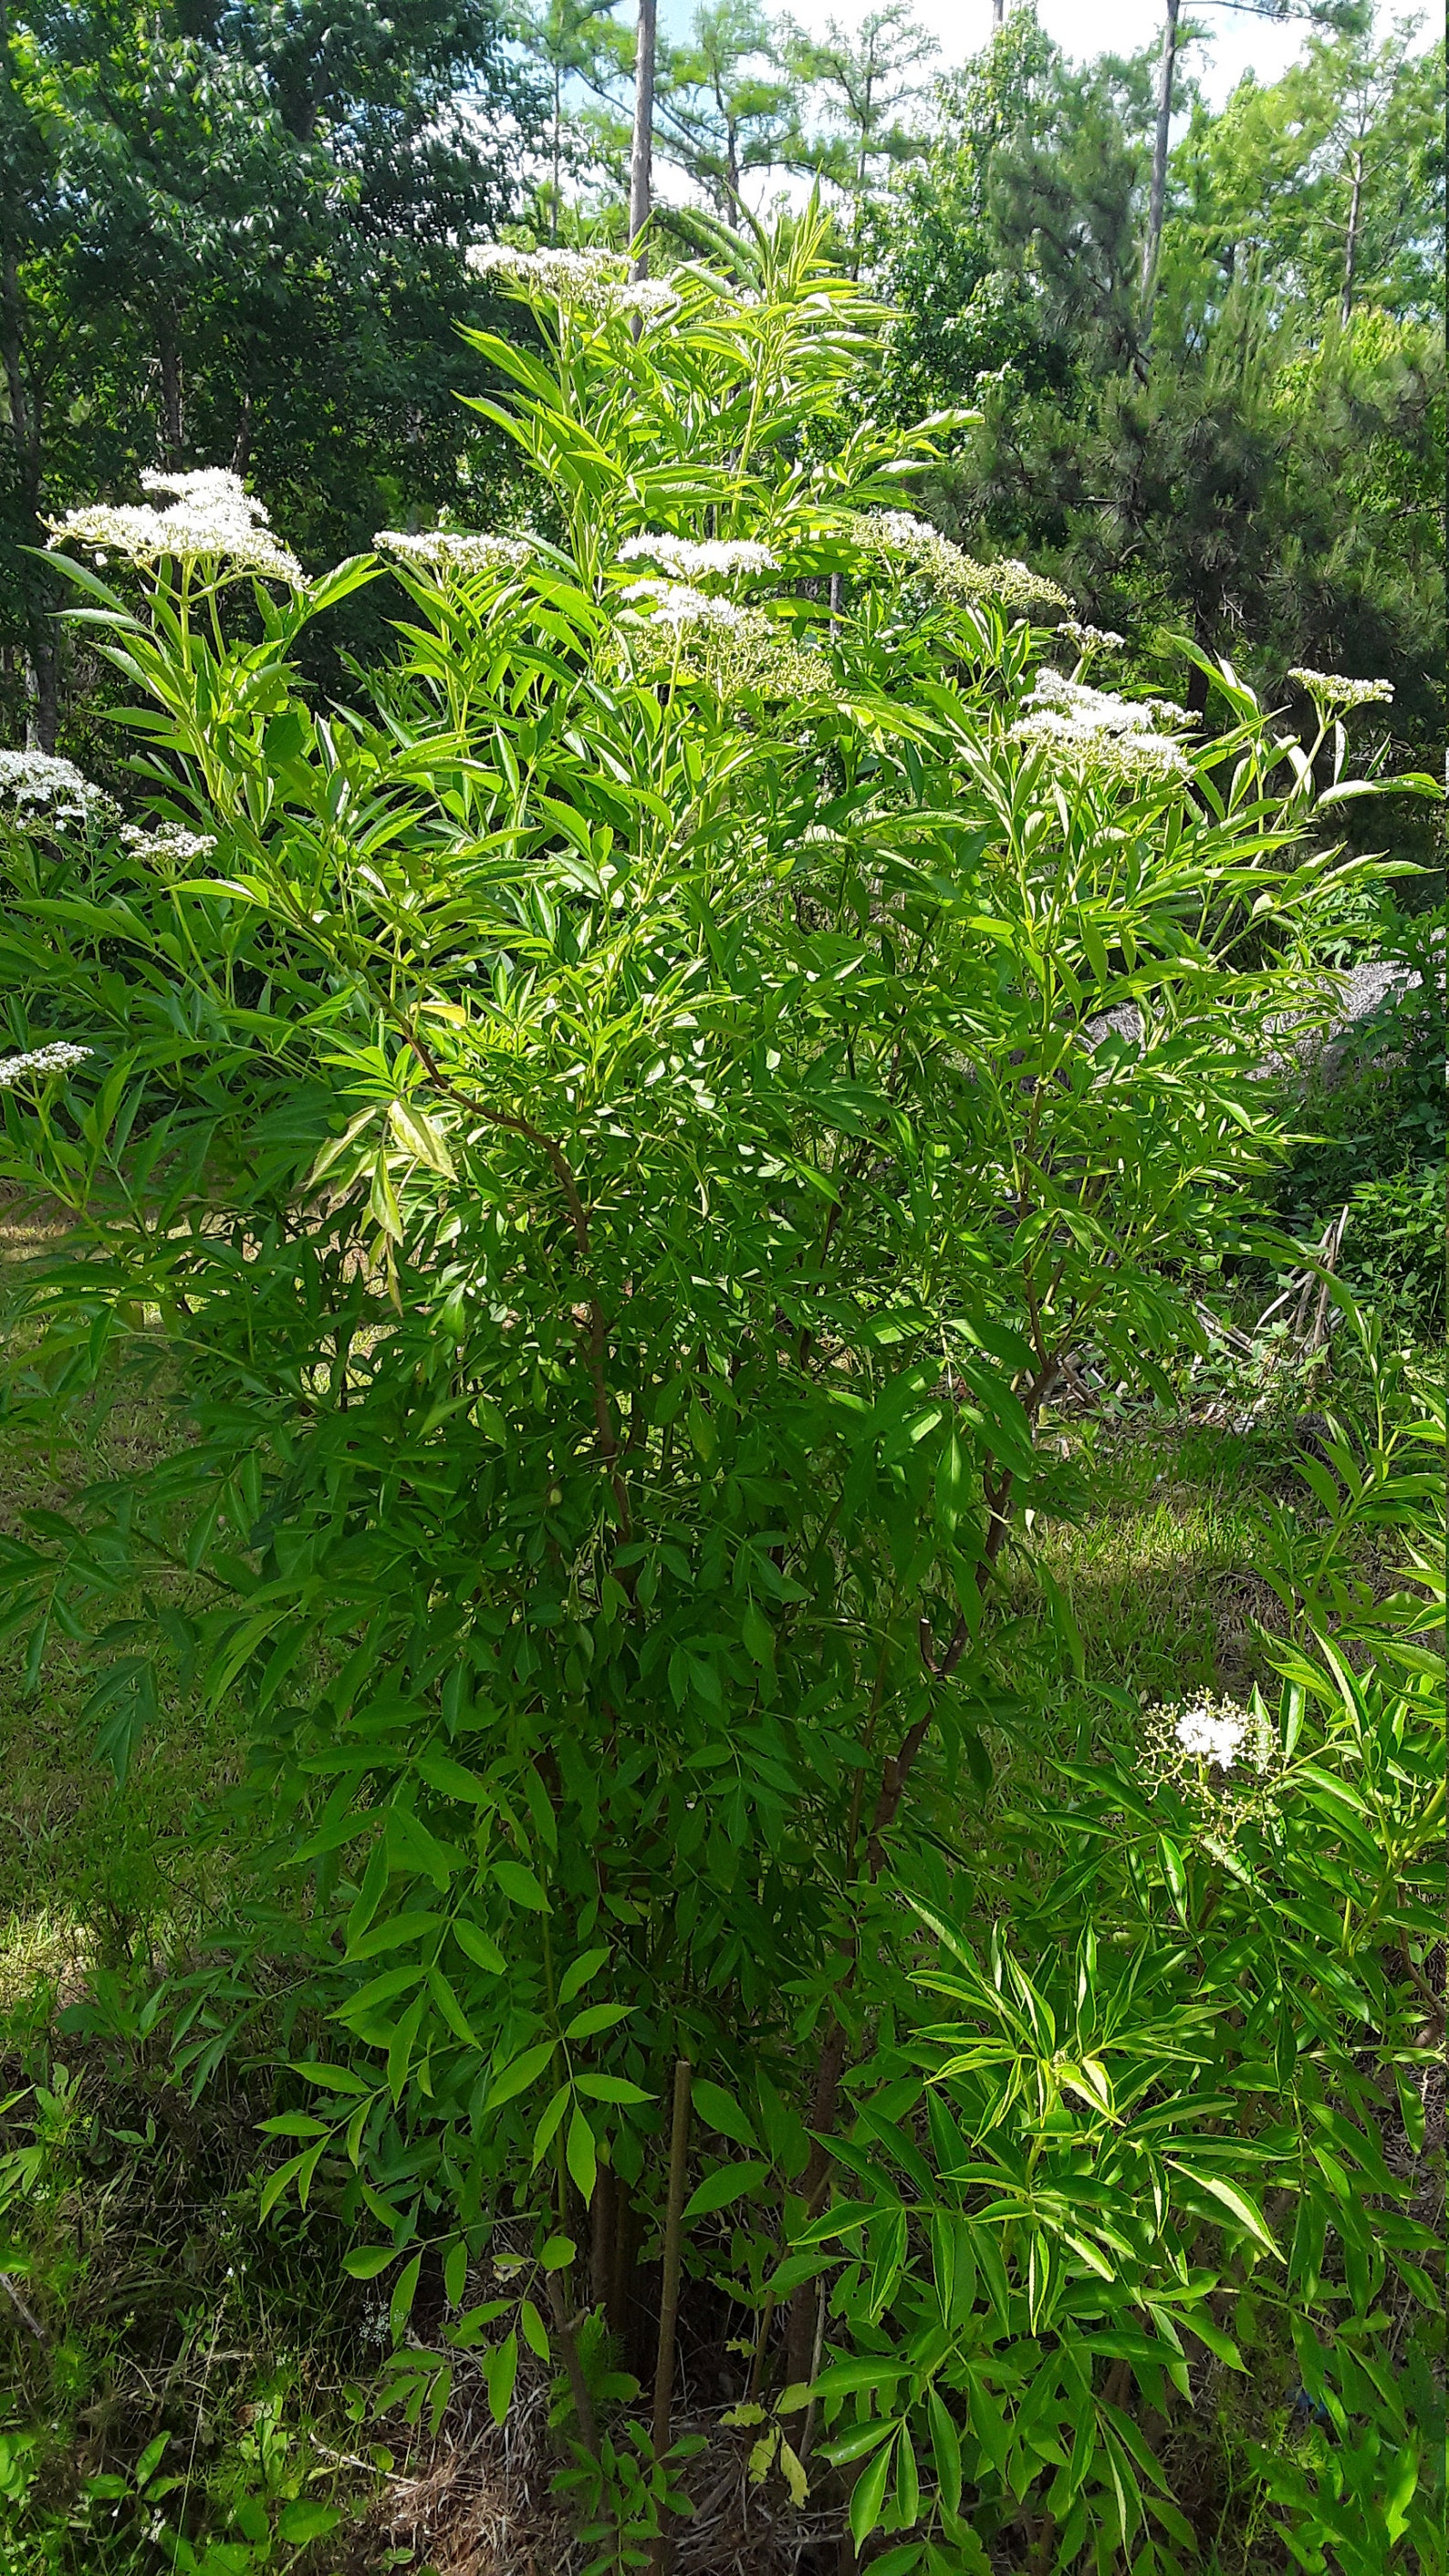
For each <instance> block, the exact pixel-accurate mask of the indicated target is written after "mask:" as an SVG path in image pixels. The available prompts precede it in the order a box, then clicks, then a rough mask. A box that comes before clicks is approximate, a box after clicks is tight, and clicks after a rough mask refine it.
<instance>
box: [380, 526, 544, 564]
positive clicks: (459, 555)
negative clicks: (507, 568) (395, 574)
mask: <svg viewBox="0 0 1449 2576" xmlns="http://www.w3.org/2000/svg"><path fill="white" fill-rule="evenodd" d="M372 542H373V544H374V545H375V546H376V547H377V549H378V552H379V553H380V554H385V555H396V557H397V559H398V561H399V563H412V564H424V565H426V567H427V569H428V571H429V572H458V573H469V572H496V571H499V570H500V569H501V568H502V567H503V566H504V565H508V564H521V563H523V562H525V561H526V560H527V557H528V555H529V553H530V551H531V549H530V547H529V546H528V543H527V541H526V540H525V539H524V538H522V537H494V536H475V535H473V534H471V533H469V532H468V531H466V530H464V529H461V528H425V529H423V530H422V532H421V533H420V534H419V535H417V536H405V535H403V534H402V533H401V532H400V531H399V530H398V529H396V528H382V529H380V530H379V532H378V534H377V535H376V536H375V537H374V538H373V541H372Z"/></svg>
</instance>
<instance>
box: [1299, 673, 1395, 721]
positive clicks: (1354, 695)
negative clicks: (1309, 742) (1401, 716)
mask: <svg viewBox="0 0 1449 2576" xmlns="http://www.w3.org/2000/svg"><path fill="white" fill-rule="evenodd" d="M1288 677H1289V679H1290V680H1297V681H1298V682H1299V684H1300V686H1301V687H1303V688H1305V689H1306V690H1307V691H1308V694H1309V696H1310V698H1311V699H1312V700H1313V703H1314V705H1315V706H1316V707H1317V708H1319V710H1320V711H1321V712H1322V713H1323V714H1324V715H1326V714H1327V713H1328V710H1329V709H1330V707H1387V706H1392V704H1393V699H1394V684H1393V681H1392V680H1346V679H1345V678H1344V677H1343V674H1342V673H1341V672H1339V671H1306V670H1302V669H1295V670H1292V671H1290V672H1289V674H1288Z"/></svg>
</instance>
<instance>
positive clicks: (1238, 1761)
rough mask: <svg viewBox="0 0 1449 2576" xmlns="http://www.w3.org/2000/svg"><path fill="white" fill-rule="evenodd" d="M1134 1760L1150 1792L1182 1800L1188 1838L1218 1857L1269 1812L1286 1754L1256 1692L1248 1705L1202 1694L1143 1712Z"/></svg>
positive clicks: (1273, 1809) (1272, 1809)
mask: <svg viewBox="0 0 1449 2576" xmlns="http://www.w3.org/2000/svg"><path fill="white" fill-rule="evenodd" d="M1140 1766H1141V1769H1142V1772H1143V1774H1144V1776H1145V1778H1146V1779H1147V1781H1148V1782H1149V1783H1150V1784H1151V1786H1152V1788H1153V1789H1154V1790H1155V1791H1163V1790H1165V1791H1168V1792H1170V1793H1171V1794H1172V1795H1173V1796H1175V1797H1178V1798H1181V1799H1183V1800H1184V1801H1185V1802H1186V1806H1187V1811H1188V1814H1189V1816H1190V1818H1191V1820H1192V1831H1193V1837H1194V1839H1195V1840H1196V1841H1198V1842H1199V1843H1200V1844H1201V1846H1202V1848H1203V1850H1204V1851H1206V1852H1210V1853H1211V1854H1213V1855H1214V1857H1216V1858H1217V1859H1222V1858H1223V1857H1224V1856H1225V1855H1226V1854H1227V1853H1228V1851H1229V1850H1230V1849H1231V1847H1232V1845H1233V1843H1234V1842H1235V1841H1236V1839H1237V1837H1238V1835H1239V1834H1240V1833H1242V1832H1243V1831H1244V1830H1245V1828H1246V1827H1248V1826H1249V1825H1263V1824H1265V1823H1267V1822H1268V1821H1269V1819H1270V1818H1271V1817H1272V1815H1273V1814H1274V1813H1275V1812H1276V1809H1277V1805H1278V1797H1279V1791H1280V1787H1281V1783H1282V1780H1283V1775H1284V1773H1285V1771H1286V1770H1287V1767H1288V1757H1287V1755H1286V1753H1285V1752H1284V1749H1283V1743H1282V1739H1281V1737H1280V1736H1279V1733H1278V1730H1277V1728H1276V1726H1275V1725H1274V1723H1273V1721H1272V1719H1271V1718H1270V1717H1269V1715H1268V1713H1267V1710H1266V1709H1265V1708H1264V1706H1263V1703H1262V1701H1261V1700H1260V1699H1259V1697H1258V1694H1257V1693H1256V1691H1255V1692H1254V1694H1253V1705H1252V1707H1251V1708H1243V1707H1241V1706H1240V1705H1239V1703H1238V1702H1237V1701H1236V1700H1232V1699H1219V1698H1217V1697H1215V1696H1214V1694H1213V1693H1211V1692H1203V1693H1201V1694H1199V1696H1198V1697H1196V1698H1195V1699H1190V1700H1182V1701H1178V1702H1175V1703H1173V1704H1172V1705H1170V1706H1168V1707H1165V1708H1156V1709H1149V1710H1148V1711H1147V1712H1146V1713H1145V1715H1144V1718H1143V1725H1142V1739H1141V1748H1140ZM1175 1830H1176V1827H1174V1831H1175Z"/></svg>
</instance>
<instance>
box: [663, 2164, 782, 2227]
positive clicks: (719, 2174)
mask: <svg viewBox="0 0 1449 2576" xmlns="http://www.w3.org/2000/svg"><path fill="white" fill-rule="evenodd" d="M769 2170H770V2168H769V2166H768V2165H764V2164H756V2163H754V2162H751V2163H749V2164H733V2165H720V2166H719V2167H718V2169H717V2170H716V2171H715V2172H714V2173H712V2174H706V2176H705V2178H704V2181H703V2182H702V2183H700V2184H699V2186H698V2188H697V2189H696V2190H694V2191H693V2192H691V2194H690V2196H689V2198H688V2200H687V2201H686V2202H685V2204H684V2217H685V2223H686V2225H687V2224H688V2222H689V2220H690V2219H691V2218H709V2217H710V2216H712V2215H713V2213H714V2211H715V2210H717V2209H728V2207H729V2205H730V2203H731V2201H734V2200H743V2198H744V2197H745V2194H746V2193H747V2192H751V2191H754V2190H756V2189H757V2188H758V2186H759V2184H760V2183H762V2182H763V2181H764V2179H765V2177H766V2175H767V2174H768V2172H769Z"/></svg>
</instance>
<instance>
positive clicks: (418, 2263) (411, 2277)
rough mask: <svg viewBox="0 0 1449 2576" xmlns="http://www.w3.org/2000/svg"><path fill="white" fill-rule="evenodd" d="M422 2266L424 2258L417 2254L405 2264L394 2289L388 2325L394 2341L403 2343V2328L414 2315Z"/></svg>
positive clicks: (388, 2314)
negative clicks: (414, 2302)
mask: <svg viewBox="0 0 1449 2576" xmlns="http://www.w3.org/2000/svg"><path fill="white" fill-rule="evenodd" d="M422 2268H423V2258H422V2256H421V2254H415V2255H414V2256H413V2258H412V2261H411V2262H410V2263H408V2264H406V2265H405V2266H404V2268H403V2270H402V2272H401V2273H400V2274H399V2276H398V2282H397V2287H396V2289H395V2290H394V2291H393V2294H392V2298H391V2301H390V2303H389V2306H388V2312H387V2320H388V2325H389V2327H390V2329H391V2332H392V2339H393V2342H394V2343H401V2341H402V2338H403V2328H404V2327H405V2326H406V2324H407V2321H408V2319H409V2317H410V2316H411V2315H412V2312H413V2300H414V2299H415V2298H416V2296H417V2288H418V2275H419V2273H420V2272H421V2270H422Z"/></svg>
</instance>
